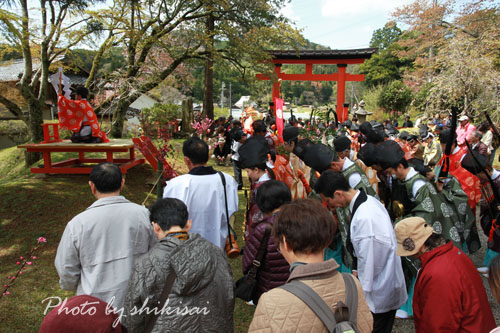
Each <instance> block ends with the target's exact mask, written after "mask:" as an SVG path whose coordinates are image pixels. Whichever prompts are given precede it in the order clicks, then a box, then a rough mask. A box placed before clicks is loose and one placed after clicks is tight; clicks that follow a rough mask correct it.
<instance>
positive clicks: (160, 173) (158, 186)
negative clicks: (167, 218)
mask: <svg viewBox="0 0 500 333" xmlns="http://www.w3.org/2000/svg"><path fill="white" fill-rule="evenodd" d="M156 173H157V174H158V178H159V179H158V183H156V200H160V199H161V198H163V163H161V161H158V170H156Z"/></svg>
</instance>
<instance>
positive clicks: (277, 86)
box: [272, 64, 281, 117]
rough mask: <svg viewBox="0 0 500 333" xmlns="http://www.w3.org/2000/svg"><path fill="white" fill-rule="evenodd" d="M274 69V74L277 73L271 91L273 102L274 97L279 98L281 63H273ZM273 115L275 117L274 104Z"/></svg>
mask: <svg viewBox="0 0 500 333" xmlns="http://www.w3.org/2000/svg"><path fill="white" fill-rule="evenodd" d="M274 71H275V72H276V75H277V81H276V82H274V83H273V93H272V100H273V102H274V101H275V99H276V98H280V90H281V81H280V74H281V64H274ZM274 116H275V117H276V105H274Z"/></svg>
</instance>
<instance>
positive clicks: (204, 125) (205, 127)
mask: <svg viewBox="0 0 500 333" xmlns="http://www.w3.org/2000/svg"><path fill="white" fill-rule="evenodd" d="M213 122H214V121H213V120H212V119H210V118H208V117H206V118H205V119H204V120H202V119H201V118H200V119H197V120H195V121H194V122H192V123H191V127H192V128H193V129H194V131H195V132H196V134H198V136H199V137H201V138H203V137H204V136H206V135H208V134H210V126H212V124H213Z"/></svg>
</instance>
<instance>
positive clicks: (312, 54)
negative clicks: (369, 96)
mask: <svg viewBox="0 0 500 333" xmlns="http://www.w3.org/2000/svg"><path fill="white" fill-rule="evenodd" d="M377 50H378V49H377V48H367V49H356V50H300V51H288V50H270V51H268V53H269V54H270V55H271V56H272V57H273V59H272V62H273V63H274V71H275V72H276V75H277V79H278V81H275V82H273V92H272V98H273V101H274V99H275V98H279V96H280V88H281V87H280V86H281V85H280V80H279V79H281V80H282V81H337V108H336V112H337V116H338V119H339V121H340V122H343V121H345V120H347V117H348V105H346V104H345V103H344V102H345V83H346V81H364V80H365V76H364V75H363V74H349V73H347V72H346V69H347V65H353V64H362V63H364V62H365V60H366V59H368V58H370V57H371V56H372V54H374V53H376V52H377ZM283 64H304V65H306V72H305V73H304V74H287V73H282V72H281V66H282V65H283ZM313 65H337V73H332V74H313ZM257 78H258V79H259V80H270V78H269V76H266V75H264V74H257ZM275 111H276V110H275Z"/></svg>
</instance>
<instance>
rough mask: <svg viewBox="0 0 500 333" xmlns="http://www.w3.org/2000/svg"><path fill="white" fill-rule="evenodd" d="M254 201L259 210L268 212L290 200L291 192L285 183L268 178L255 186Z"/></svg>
mask: <svg viewBox="0 0 500 333" xmlns="http://www.w3.org/2000/svg"><path fill="white" fill-rule="evenodd" d="M255 201H256V203H257V206H258V207H259V209H260V210H261V212H263V213H265V214H269V213H271V212H272V211H273V210H275V209H277V208H280V207H281V206H282V205H283V204H285V203H287V202H290V201H292V194H291V193H290V189H289V188H288V187H287V186H286V185H285V183H283V182H280V181H279V180H269V181H267V182H264V184H262V185H261V186H259V187H258V188H257V194H256V197H255Z"/></svg>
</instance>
